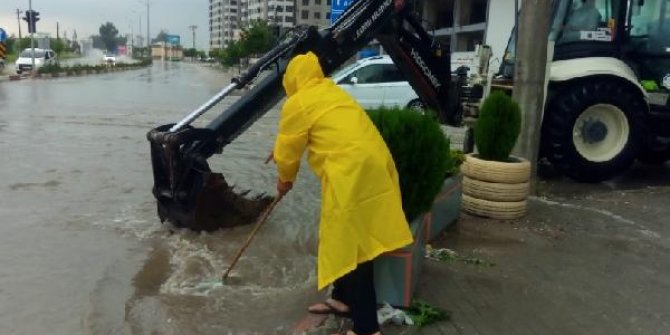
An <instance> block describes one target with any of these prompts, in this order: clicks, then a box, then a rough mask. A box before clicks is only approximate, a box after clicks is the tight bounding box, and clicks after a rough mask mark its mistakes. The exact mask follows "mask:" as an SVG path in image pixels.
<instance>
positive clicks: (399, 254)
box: [374, 174, 462, 308]
mask: <svg viewBox="0 0 670 335" xmlns="http://www.w3.org/2000/svg"><path fill="white" fill-rule="evenodd" d="M461 180H462V176H461V175H460V174H459V175H456V176H452V177H449V178H447V179H445V181H444V184H443V186H442V190H440V193H438V195H437V196H436V197H435V200H434V202H433V207H432V209H431V212H430V213H426V214H424V215H421V216H420V217H419V218H416V219H414V220H413V221H412V222H410V229H411V231H412V236H413V237H414V244H412V245H409V246H407V247H405V248H402V249H398V250H394V251H391V252H387V253H384V254H382V255H380V256H379V257H378V258H377V259H376V260H375V264H374V268H375V270H374V271H375V291H376V293H377V303H379V304H383V303H389V304H390V305H392V306H395V307H401V308H407V307H409V305H410V304H411V302H412V298H413V296H414V290H415V289H416V283H417V282H418V278H419V274H420V273H421V267H422V265H423V261H424V254H425V246H426V243H427V242H428V241H430V240H432V239H434V238H435V237H437V236H438V235H439V234H440V233H442V232H443V231H444V230H445V229H447V228H448V227H449V226H450V225H452V224H453V223H454V222H456V220H458V217H459V213H460V210H461V196H462V192H461V191H462V186H461Z"/></svg>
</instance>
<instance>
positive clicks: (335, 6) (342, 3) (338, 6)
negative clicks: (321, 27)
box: [330, 0, 356, 24]
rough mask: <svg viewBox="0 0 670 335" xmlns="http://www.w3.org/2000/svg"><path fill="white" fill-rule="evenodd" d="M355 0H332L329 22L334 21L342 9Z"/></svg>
mask: <svg viewBox="0 0 670 335" xmlns="http://www.w3.org/2000/svg"><path fill="white" fill-rule="evenodd" d="M354 1H356V0H333V2H332V5H331V7H330V23H331V24H332V23H335V21H337V19H338V18H339V17H340V16H341V15H342V13H344V11H345V10H346V9H347V8H348V7H349V5H351V3H353V2H354Z"/></svg>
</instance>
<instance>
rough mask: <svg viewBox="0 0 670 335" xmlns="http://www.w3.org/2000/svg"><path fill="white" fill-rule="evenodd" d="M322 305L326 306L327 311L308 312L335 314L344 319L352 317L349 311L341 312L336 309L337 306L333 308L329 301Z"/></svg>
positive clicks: (312, 311) (313, 311)
mask: <svg viewBox="0 0 670 335" xmlns="http://www.w3.org/2000/svg"><path fill="white" fill-rule="evenodd" d="M321 304H323V305H324V306H326V309H324V310H309V309H308V310H307V311H308V312H310V313H312V314H333V315H336V316H339V317H343V318H350V317H351V313H350V312H349V311H346V312H343V311H340V310H338V309H337V308H335V306H333V305H332V304H331V303H329V302H328V301H324V302H322V303H321Z"/></svg>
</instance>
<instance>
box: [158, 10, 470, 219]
mask: <svg viewBox="0 0 670 335" xmlns="http://www.w3.org/2000/svg"><path fill="white" fill-rule="evenodd" d="M373 39H377V40H378V41H379V42H380V43H381V45H382V46H383V47H384V50H385V51H386V52H387V53H388V54H389V55H390V57H391V58H392V59H393V61H394V63H395V64H396V65H397V66H398V68H399V69H400V70H401V71H402V72H403V73H404V74H405V76H406V77H407V80H408V82H409V83H410V85H411V86H412V87H413V88H414V90H415V91H416V93H417V95H418V96H419V98H420V99H421V100H422V101H423V103H424V105H425V106H426V107H427V108H428V109H430V110H433V111H436V112H437V114H438V117H439V119H440V121H442V122H443V123H448V124H452V125H455V124H458V123H460V121H461V114H460V108H458V106H459V99H458V87H457V86H458V85H452V84H451V82H452V77H451V71H450V58H449V53H448V52H447V51H446V50H444V49H443V48H442V46H440V45H439V44H438V43H435V42H434V40H433V39H432V38H431V37H430V35H429V34H428V33H427V32H426V31H425V30H424V29H423V28H422V26H421V24H420V23H419V21H418V20H417V19H416V18H415V17H414V16H413V14H412V13H411V12H410V11H409V8H407V7H406V6H405V2H404V0H358V1H356V2H355V3H353V4H352V5H351V6H350V7H349V9H347V11H346V12H344V13H343V14H342V16H341V17H340V18H339V19H338V20H337V21H336V22H335V23H334V24H333V25H332V26H330V27H329V28H327V29H323V30H321V31H318V30H317V29H316V28H315V27H305V28H303V27H300V28H296V29H294V31H293V32H292V33H291V34H290V36H289V37H287V38H285V39H283V40H282V41H281V42H280V43H279V44H278V45H277V46H275V47H274V48H273V49H272V50H270V51H269V52H267V53H266V54H265V55H264V56H263V57H262V58H261V59H259V60H258V61H257V62H256V63H255V64H254V65H253V66H251V67H250V68H249V69H248V70H247V71H246V72H245V73H243V74H241V75H240V76H237V77H235V78H233V79H232V83H231V84H230V85H228V86H227V87H226V88H224V89H223V90H222V91H221V92H220V93H219V94H217V95H216V96H214V97H212V99H210V100H209V101H208V102H207V103H205V104H204V105H202V106H201V107H199V108H198V109H196V110H195V111H194V112H192V113H191V114H189V115H188V116H186V117H185V118H184V119H183V120H181V121H180V122H178V123H177V124H168V125H163V126H160V127H157V128H155V129H152V130H151V131H150V132H149V133H148V134H147V138H148V140H149V142H150V145H151V160H152V165H153V174H154V188H153V194H154V196H155V197H156V200H157V205H158V215H159V217H160V219H161V221H165V220H169V221H170V222H172V223H173V224H175V225H177V226H180V227H187V228H191V229H195V230H215V229H218V228H221V227H227V226H232V225H237V224H241V223H242V222H243V221H245V220H246V221H247V222H251V221H253V219H254V218H253V217H245V215H246V216H249V215H252V214H249V213H255V212H256V213H257V212H260V210H258V209H260V208H262V207H264V206H265V205H266V204H267V203H268V202H269V201H270V199H268V198H267V197H257V198H253V199H249V198H245V197H244V196H243V195H238V194H236V193H234V192H232V189H231V188H230V186H228V184H227V183H226V182H225V179H224V178H223V176H222V175H221V174H219V173H214V172H212V171H211V169H210V167H209V164H208V163H207V159H208V158H209V157H211V156H212V155H214V154H218V153H221V152H222V151H223V148H224V147H225V146H226V145H227V144H228V143H230V142H232V141H233V140H234V139H235V138H236V137H237V136H239V135H240V134H241V133H243V132H244V131H245V130H246V129H247V128H248V127H250V126H251V125H252V124H253V123H254V122H255V121H256V120H257V119H258V118H260V117H261V116H263V115H264V114H265V113H266V112H267V111H268V110H269V109H271V108H272V107H273V106H275V105H276V104H277V103H278V102H279V101H280V100H281V99H282V98H283V97H284V90H283V88H282V84H281V82H282V76H283V74H284V72H285V70H286V66H287V64H288V62H289V61H290V59H291V58H292V57H293V56H295V55H297V54H302V53H306V52H308V51H311V52H313V53H315V54H316V55H317V57H318V58H319V62H320V64H321V67H322V69H323V71H324V73H325V74H326V76H328V75H330V74H331V73H332V72H333V71H334V70H336V69H337V68H338V67H340V66H341V65H342V64H344V63H345V62H346V61H347V60H349V59H351V57H352V56H354V55H355V54H356V52H357V51H359V50H360V49H362V48H363V47H365V46H366V45H368V44H369V43H370V42H371V41H372V40H373ZM252 82H253V84H254V85H253V88H251V89H250V90H248V91H246V93H245V94H244V95H243V96H242V97H241V98H240V99H238V100H237V101H236V102H235V103H234V104H233V105H231V106H230V107H229V108H227V109H226V110H224V111H223V112H222V113H221V114H220V115H219V116H218V117H217V118H216V119H214V120H213V121H212V122H210V123H209V124H208V125H207V126H206V127H204V128H194V127H192V126H190V124H191V123H192V122H193V121H194V120H195V119H197V118H198V117H199V116H200V115H202V114H203V113H205V112H206V111H208V110H209V109H211V108H212V107H214V106H215V105H216V104H217V103H218V102H220V101H221V100H222V99H223V98H224V97H225V96H227V95H228V94H230V93H231V92H232V91H233V90H235V89H242V88H245V87H247V86H249V85H250V83H252ZM252 216H253V215H252Z"/></svg>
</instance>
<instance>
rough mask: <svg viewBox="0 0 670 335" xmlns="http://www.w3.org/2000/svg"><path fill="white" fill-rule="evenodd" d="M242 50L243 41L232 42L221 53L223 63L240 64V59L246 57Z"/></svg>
mask: <svg viewBox="0 0 670 335" xmlns="http://www.w3.org/2000/svg"><path fill="white" fill-rule="evenodd" d="M242 50H243V47H242V41H239V42H238V41H233V42H231V43H230V44H229V45H228V47H227V48H226V49H225V50H224V51H223V53H222V55H221V64H223V65H224V66H233V65H237V64H239V62H240V59H241V58H242V57H244V55H243V52H242Z"/></svg>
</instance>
